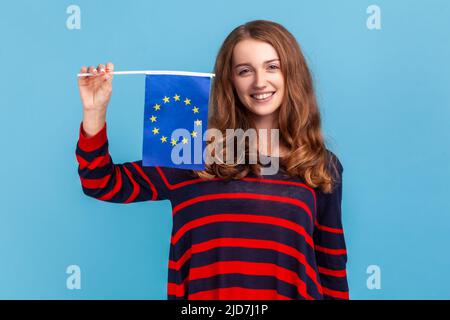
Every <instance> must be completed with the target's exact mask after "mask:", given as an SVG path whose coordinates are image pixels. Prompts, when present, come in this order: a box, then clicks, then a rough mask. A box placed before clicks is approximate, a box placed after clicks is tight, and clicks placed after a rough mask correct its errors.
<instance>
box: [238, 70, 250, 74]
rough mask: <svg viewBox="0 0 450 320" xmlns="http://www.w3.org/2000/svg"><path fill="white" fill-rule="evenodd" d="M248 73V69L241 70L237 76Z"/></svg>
mask: <svg viewBox="0 0 450 320" xmlns="http://www.w3.org/2000/svg"><path fill="white" fill-rule="evenodd" d="M247 71H248V69H243V70H241V71H239V75H243V74H244V73H246V72H247Z"/></svg>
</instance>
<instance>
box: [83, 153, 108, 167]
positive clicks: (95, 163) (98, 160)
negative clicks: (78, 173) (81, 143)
mask: <svg viewBox="0 0 450 320" xmlns="http://www.w3.org/2000/svg"><path fill="white" fill-rule="evenodd" d="M76 156H77V161H78V163H79V165H80V169H81V170H83V169H84V168H86V167H87V168H88V169H90V170H93V169H95V168H97V167H103V166H105V165H107V164H108V163H109V162H110V161H109V153H107V154H105V155H103V156H98V157H95V158H94V160H92V161H91V162H89V161H87V160H86V159H84V158H83V157H82V156H80V155H79V154H77V155H76Z"/></svg>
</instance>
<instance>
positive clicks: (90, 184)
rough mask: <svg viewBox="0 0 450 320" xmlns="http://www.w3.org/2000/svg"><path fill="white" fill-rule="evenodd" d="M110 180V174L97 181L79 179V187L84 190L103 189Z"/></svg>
mask: <svg viewBox="0 0 450 320" xmlns="http://www.w3.org/2000/svg"><path fill="white" fill-rule="evenodd" d="M110 178H111V174H108V175H106V176H104V177H103V178H99V179H87V178H83V177H80V180H81V185H82V186H83V187H85V188H88V189H101V188H104V187H105V186H106V185H107V184H108V182H109V179H110Z"/></svg>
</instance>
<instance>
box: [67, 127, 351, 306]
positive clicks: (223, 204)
mask: <svg viewBox="0 0 450 320" xmlns="http://www.w3.org/2000/svg"><path fill="white" fill-rule="evenodd" d="M329 153H330V155H331V157H330V158H331V159H333V160H334V161H335V163H336V164H337V168H338V171H335V172H336V173H337V174H339V175H338V176H337V177H338V178H340V179H339V180H340V183H337V184H336V185H335V187H334V189H333V192H332V193H329V194H325V193H322V192H321V191H320V189H318V188H315V189H314V188H310V187H309V186H307V185H306V184H305V183H304V182H302V180H300V179H299V178H298V177H291V176H288V175H286V174H285V172H284V171H282V170H280V171H279V172H278V173H277V174H276V175H271V176H262V177H258V176H256V175H253V174H249V175H248V176H247V177H245V178H242V179H239V180H231V181H225V180H222V179H220V178H215V179H213V180H202V179H200V178H197V177H195V175H194V173H193V171H192V170H185V169H178V168H170V167H159V166H154V167H143V166H142V161H135V162H126V163H123V164H115V163H113V161H112V159H111V156H110V153H109V151H108V139H107V130H106V124H105V126H104V127H103V129H102V130H101V131H99V132H98V133H97V134H96V135H95V136H92V137H89V138H87V137H86V135H85V132H84V130H83V126H82V123H81V124H80V129H79V139H78V143H77V146H76V158H77V161H78V173H79V176H80V180H81V186H82V190H83V192H84V193H85V194H86V195H88V196H90V197H93V198H96V199H99V200H102V201H108V202H115V203H130V202H138V201H147V200H152V201H158V200H169V201H170V202H171V204H172V219H173V220H172V221H173V229H172V234H171V243H170V252H169V262H168V268H169V269H168V283H167V298H168V299H169V300H172V299H189V300H191V299H192V300H193V299H202V300H207V299H215V300H218V299H252V300H260V299H264V300H272V299H284V300H291V299H302V300H303V299H308V300H315V299H348V298H349V294H348V283H347V274H346V262H347V251H346V246H345V240H344V233H343V229H342V221H341V197H342V179H341V177H342V171H343V168H342V165H341V163H340V162H339V160H338V158H337V157H336V156H335V155H334V154H333V153H332V152H330V151H329Z"/></svg>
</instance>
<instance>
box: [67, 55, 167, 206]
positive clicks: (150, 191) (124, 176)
mask: <svg viewBox="0 0 450 320" xmlns="http://www.w3.org/2000/svg"><path fill="white" fill-rule="evenodd" d="M80 71H81V72H82V73H85V72H89V73H91V74H94V75H93V76H88V77H79V78H78V88H79V91H80V98H81V102H82V105H83V121H82V122H81V124H80V131H79V138H78V143H77V148H76V157H77V161H78V174H79V176H80V180H81V186H82V188H83V192H84V193H85V194H86V195H88V196H91V197H93V198H96V199H99V200H103V201H108V202H117V203H129V202H138V201H145V200H163V199H170V194H169V188H168V186H167V184H166V183H165V182H166V181H165V180H164V179H163V178H162V169H161V168H159V167H142V161H135V162H127V163H123V164H114V163H113V161H112V159H111V156H110V154H109V151H108V138H107V134H106V132H107V131H106V120H105V119H106V110H107V108H108V104H109V100H110V98H111V94H112V79H113V74H112V72H113V71H114V65H113V64H112V63H111V62H109V63H107V64H106V66H105V65H103V64H99V65H98V67H97V68H94V67H93V66H91V67H89V69H88V68H86V67H84V66H83V67H81V70H80Z"/></svg>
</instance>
